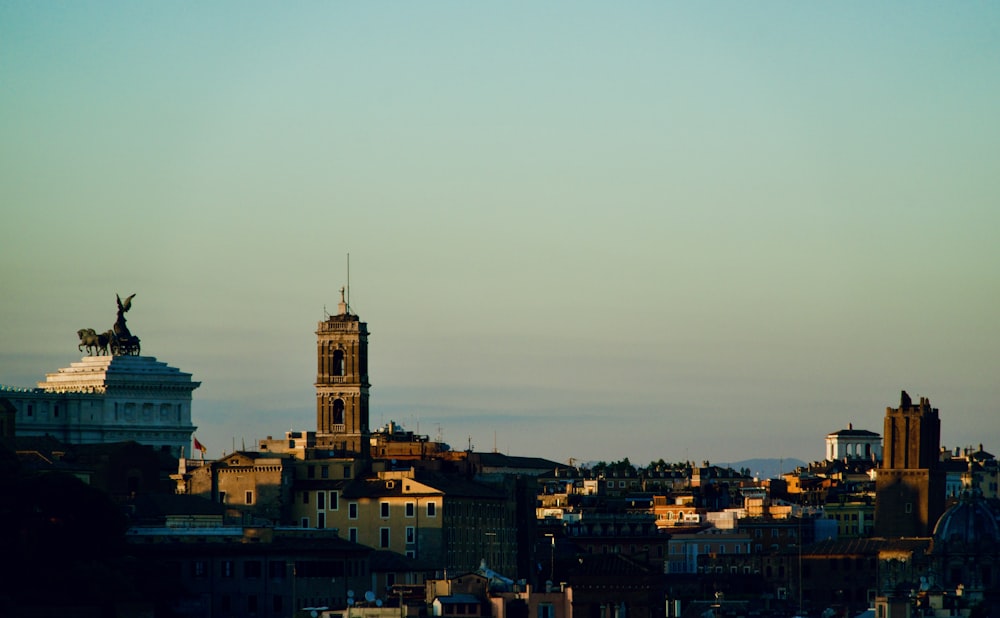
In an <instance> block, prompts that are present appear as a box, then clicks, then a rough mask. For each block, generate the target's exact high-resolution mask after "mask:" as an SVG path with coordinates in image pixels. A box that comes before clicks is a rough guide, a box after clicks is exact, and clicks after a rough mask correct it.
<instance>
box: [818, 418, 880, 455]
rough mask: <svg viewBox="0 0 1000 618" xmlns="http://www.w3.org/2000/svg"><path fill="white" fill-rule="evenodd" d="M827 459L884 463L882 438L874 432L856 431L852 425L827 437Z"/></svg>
mask: <svg viewBox="0 0 1000 618" xmlns="http://www.w3.org/2000/svg"><path fill="white" fill-rule="evenodd" d="M826 459H827V461H834V460H837V459H866V460H868V461H882V436H880V435H879V434H877V433H875V432H874V431H868V430H866V429H855V428H854V426H853V425H852V424H850V423H848V425H847V429H841V430H840V431H835V432H833V433H830V434H827V436H826Z"/></svg>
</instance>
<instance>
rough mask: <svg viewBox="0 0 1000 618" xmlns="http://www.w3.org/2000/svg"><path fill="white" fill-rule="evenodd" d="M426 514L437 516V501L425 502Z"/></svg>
mask: <svg viewBox="0 0 1000 618" xmlns="http://www.w3.org/2000/svg"><path fill="white" fill-rule="evenodd" d="M427 516H428V517H437V503H436V502H428V503H427Z"/></svg>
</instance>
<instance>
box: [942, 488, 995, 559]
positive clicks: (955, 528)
mask: <svg viewBox="0 0 1000 618" xmlns="http://www.w3.org/2000/svg"><path fill="white" fill-rule="evenodd" d="M997 541H1000V526H998V525H997V518H996V516H995V515H994V514H993V511H992V510H990V507H989V506H988V505H987V503H986V500H985V499H984V498H983V496H982V494H981V493H979V492H966V493H964V494H963V495H962V498H961V499H960V500H959V501H958V503H957V504H955V505H954V506H952V507H951V508H949V509H948V510H947V511H945V512H944V514H943V515H941V518H940V519H938V522H937V525H936V526H934V549H935V551H945V550H946V549H947V548H952V549H958V548H960V547H963V546H964V547H967V548H969V549H972V548H979V549H982V548H983V547H984V546H989V545H994V544H996V543H997Z"/></svg>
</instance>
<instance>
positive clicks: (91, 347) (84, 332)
mask: <svg viewBox="0 0 1000 618" xmlns="http://www.w3.org/2000/svg"><path fill="white" fill-rule="evenodd" d="M110 332H111V331H108V332H107V333H101V334H100V335H98V334H97V332H96V331H95V330H94V329H93V328H81V329H80V330H78V331H76V335H77V337H79V338H80V345H78V346H77V350H79V351H81V352H83V348H87V354H88V355H90V356H93V355H94V354H95V352H96V353H97V354H98V355H101V356H104V355H106V354H107V353H108V345H109V344H110V343H111V336H110Z"/></svg>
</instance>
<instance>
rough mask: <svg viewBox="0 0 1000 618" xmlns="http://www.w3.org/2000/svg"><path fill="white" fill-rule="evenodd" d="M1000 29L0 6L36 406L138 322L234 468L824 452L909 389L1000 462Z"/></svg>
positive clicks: (755, 14)
mask: <svg viewBox="0 0 1000 618" xmlns="http://www.w3.org/2000/svg"><path fill="white" fill-rule="evenodd" d="M998 110H1000V4H997V3H992V2H985V3H971V2H970V3H950V2H949V3H945V2H931V3H922V2H909V1H908V2H900V3H892V2H879V3H874V4H873V3H861V2H859V3H837V4H828V3H800V2H789V3H773V2H753V3H736V2H733V3H730V2H716V3H677V4H675V3H667V2H627V3H590V2H575V1H574V2H525V3H517V2H497V3H493V2H455V3H451V2H409V3H374V2H363V3H357V2H355V3H347V2H298V3H293V4H290V5H289V4H283V3H270V2H268V3H254V2H210V3H193V2H189V3H173V2H170V3H154V2H123V3H91V2H27V1H26V2H11V1H4V2H0V209H2V210H0V213H2V217H0V257H2V260H0V283H2V289H3V293H2V294H0V316H2V319H0V382H2V383H4V384H7V385H15V386H33V385H34V384H35V383H36V382H37V381H39V380H43V379H44V376H45V374H46V373H47V372H52V371H55V370H56V369H57V368H59V367H64V366H68V365H69V363H71V362H73V361H75V360H79V356H80V355H79V354H78V353H77V349H76V346H77V337H76V330H77V329H79V328H84V327H93V328H95V329H97V330H99V331H100V330H104V329H107V328H110V327H111V325H112V324H113V322H114V319H115V293H116V292H118V293H121V294H122V295H125V294H131V293H136V298H135V299H134V301H133V306H132V311H131V312H130V313H129V314H128V316H127V317H128V320H129V322H128V323H129V327H130V328H131V330H132V332H133V333H135V334H136V335H138V336H139V337H141V338H142V349H143V352H144V353H145V354H148V355H151V356H155V357H157V358H158V359H159V360H161V361H165V362H167V363H168V364H170V365H172V366H175V367H178V368H180V369H181V370H183V371H187V372H191V373H192V374H194V379H196V380H200V381H201V382H202V386H201V388H199V389H198V390H197V391H195V397H194V404H193V411H194V422H195V424H196V425H197V426H198V430H197V432H196V435H197V436H198V438H199V440H200V441H201V442H203V443H205V444H206V445H207V446H208V448H209V455H210V456H217V455H219V454H220V453H221V452H222V451H223V450H224V449H225V450H229V449H230V448H231V447H232V445H233V444H235V445H236V446H239V445H240V444H241V442H242V441H245V442H246V444H247V445H248V446H250V445H251V444H253V443H255V441H256V440H257V439H259V438H263V437H265V436H267V435H269V434H270V435H274V436H279V435H283V433H284V432H285V431H288V430H290V429H295V430H308V429H315V424H316V417H315V397H314V388H313V382H314V379H315V373H316V360H315V334H314V333H315V330H316V325H317V322H319V321H320V320H322V319H323V318H324V307H325V308H326V309H328V310H330V311H335V308H336V304H337V301H338V299H339V293H338V289H339V288H340V286H341V285H344V284H345V283H346V279H347V276H346V255H347V254H348V253H350V263H351V275H350V277H351V281H350V282H351V301H352V305H353V307H354V309H355V310H356V311H357V312H358V313H359V315H360V316H361V318H362V319H363V320H364V321H366V322H367V323H368V325H369V329H370V330H371V332H372V333H373V334H372V336H371V339H370V352H371V361H370V371H371V382H372V384H373V387H372V399H371V421H372V425H373V426H379V425H381V424H384V423H386V422H388V421H389V420H396V421H400V422H402V423H403V424H404V425H406V426H407V427H408V428H410V429H413V430H419V431H420V432H421V433H424V434H429V435H430V436H431V437H435V436H436V435H437V434H438V433H439V432H440V433H441V434H442V436H443V438H444V440H445V441H447V442H448V443H449V444H451V445H452V446H454V447H456V448H465V447H466V446H467V445H468V443H469V441H470V439H471V442H472V444H473V446H474V447H475V448H476V449H477V450H491V449H493V447H494V444H495V445H496V447H497V449H498V450H500V451H502V452H506V453H510V454H514V455H536V456H545V457H549V458H552V459H555V460H563V461H564V460H566V459H568V458H570V457H574V458H577V459H583V460H588V459H604V460H612V459H615V460H617V459H621V458H622V457H626V456H627V457H629V458H630V459H631V460H632V461H633V462H638V463H646V462H648V461H650V460H653V459H659V458H660V457H662V458H664V459H666V460H682V459H693V460H699V461H700V460H703V459H709V460H712V461H732V460H736V459H742V458H747V457H797V458H800V459H806V460H815V459H820V458H822V456H823V454H824V448H823V438H824V436H825V435H826V434H827V433H829V432H831V431H835V430H837V429H840V428H844V427H846V426H847V424H848V423H853V424H854V426H855V427H857V428H865V429H870V430H873V431H877V432H881V431H882V419H883V416H884V413H885V408H886V406H896V405H898V403H899V392H900V390H902V389H906V390H907V391H908V392H909V393H910V395H912V396H913V397H914V399H916V398H917V397H918V396H926V397H929V398H930V400H931V403H932V404H933V405H934V406H936V407H938V408H940V410H941V419H942V442H943V444H945V445H947V446H951V447H954V446H964V445H972V444H979V443H980V442H982V443H984V445H985V446H986V447H987V450H990V451H991V452H993V453H998V452H1000V420H998V410H1000V379H998V378H1000V320H998V308H1000V239H998V236H1000V111H998Z"/></svg>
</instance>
